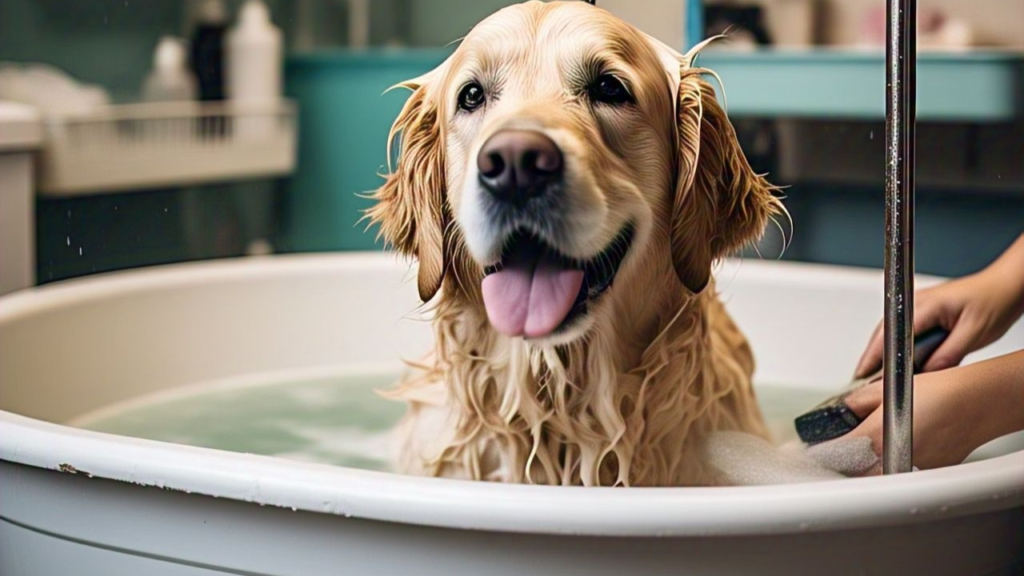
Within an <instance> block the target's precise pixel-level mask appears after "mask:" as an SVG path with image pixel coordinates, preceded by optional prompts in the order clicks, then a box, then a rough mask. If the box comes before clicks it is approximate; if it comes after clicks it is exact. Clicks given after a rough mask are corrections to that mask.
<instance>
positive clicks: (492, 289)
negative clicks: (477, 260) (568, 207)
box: [482, 257, 583, 338]
mask: <svg viewBox="0 0 1024 576" xmlns="http://www.w3.org/2000/svg"><path fill="white" fill-rule="evenodd" d="M582 285H583V271H582V270H571V269H566V268H562V267H561V266H559V265H558V264H557V263H556V262H553V261H551V259H549V258H544V257H541V258H540V261H539V262H536V261H526V262H512V263H510V264H509V265H507V266H505V268H504V269H502V270H501V271H500V272H495V273H494V274H491V275H490V276H488V277H486V278H484V282H483V285H482V288H483V294H484V306H486V308H487V318H488V319H489V320H490V321H491V325H492V326H494V328H495V330H497V331H498V332H501V333H502V334H505V335H506V336H526V337H528V338H541V337H543V336H547V335H548V334H550V333H551V332H553V331H554V330H555V328H558V326H559V325H560V324H561V323H562V321H563V320H565V317H566V316H567V315H568V314H569V311H570V310H572V305H573V304H574V303H575V302H576V296H577V295H578V294H579V292H580V286H582Z"/></svg>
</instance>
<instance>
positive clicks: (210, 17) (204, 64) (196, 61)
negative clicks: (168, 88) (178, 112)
mask: <svg viewBox="0 0 1024 576" xmlns="http://www.w3.org/2000/svg"><path fill="white" fill-rule="evenodd" d="M227 29H228V23H227V10H225V8H224V2H223V0H206V1H205V2H203V3H202V4H201V5H200V9H199V14H198V19H197V22H196V29H195V31H194V32H193V34H192V54H191V60H190V64H191V66H192V71H193V72H194V73H195V75H196V78H197V79H198V80H199V99H200V100H207V101H209V100H223V99H224V35H225V34H226V33H227Z"/></svg>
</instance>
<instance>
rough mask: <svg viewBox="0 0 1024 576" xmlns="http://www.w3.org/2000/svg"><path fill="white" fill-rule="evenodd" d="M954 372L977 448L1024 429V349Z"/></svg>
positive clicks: (965, 415) (957, 369)
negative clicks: (959, 382) (971, 424)
mask: <svg viewBox="0 0 1024 576" xmlns="http://www.w3.org/2000/svg"><path fill="white" fill-rule="evenodd" d="M955 371H956V372H957V375H956V376H957V380H960V379H961V378H962V379H963V380H962V384H964V385H963V386H959V387H958V390H959V391H960V393H961V394H963V398H962V401H963V404H962V405H963V406H964V407H965V410H967V412H968V413H967V414H964V415H963V416H964V417H967V418H970V419H972V420H973V422H974V423H975V425H974V426H972V431H971V435H972V436H973V438H972V440H973V443H974V444H975V445H976V446H981V445H982V444H985V443H987V442H990V441H992V440H995V439H996V438H999V437H1002V436H1005V435H1007V434H1011V433H1013V432H1017V431H1020V430H1024V350H1022V351H1020V352H1015V353H1013V354H1007V355H1005V356H1000V357H998V358H993V359H991V360H986V361H984V362H978V363H976V364H971V365H969V366H964V367H961V368H956V369H955Z"/></svg>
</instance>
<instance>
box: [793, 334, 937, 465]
mask: <svg viewBox="0 0 1024 576" xmlns="http://www.w3.org/2000/svg"><path fill="white" fill-rule="evenodd" d="M947 336H949V332H947V331H946V330H945V329H944V328H939V327H936V328H932V329H930V330H927V331H925V332H922V333H921V334H919V335H918V336H916V337H915V338H914V374H918V373H920V372H921V369H922V368H924V365H925V363H926V362H928V358H930V357H931V355H932V354H934V353H935V351H936V350H938V349H939V346H941V345H942V343H943V342H945V341H946V337H947ZM881 374H882V371H881V370H878V371H877V372H875V373H874V374H872V375H871V376H869V377H868V378H861V379H859V380H854V381H853V382H852V383H851V384H850V385H849V386H848V387H847V389H846V391H845V392H843V393H842V394H840V395H838V396H834V397H832V398H830V399H828V400H826V401H825V402H823V403H821V404H819V405H818V406H817V407H816V408H815V409H813V410H811V411H810V412H808V413H806V414H804V415H803V416H799V417H798V418H797V419H796V421H795V424H796V432H797V434H799V435H800V439H801V440H803V441H804V442H806V443H807V444H811V445H814V444H820V443H822V442H825V441H827V440H834V439H836V438H839V437H840V436H843V435H844V434H847V433H849V432H852V431H853V429H854V428H856V427H857V426H859V425H860V423H861V422H862V419H861V418H860V417H858V416H857V415H856V414H854V413H853V410H850V407H849V406H847V405H846V397H847V396H849V395H850V394H852V393H854V392H856V391H857V390H859V389H860V388H861V387H862V386H865V385H866V384H868V383H870V382H874V381H875V380H877V379H878V378H879V377H880V376H881Z"/></svg>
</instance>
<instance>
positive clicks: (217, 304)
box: [0, 254, 1024, 422]
mask: <svg viewBox="0 0 1024 576" xmlns="http://www.w3.org/2000/svg"><path fill="white" fill-rule="evenodd" d="M921 282H922V284H928V283H931V282H934V279H922V281H921ZM881 288H882V278H881V274H880V273H879V272H877V271H868V270H854V269H846V268H838V267H826V266H815V265H801V264H791V263H775V262H772V263H767V262H758V261H744V262H738V261H729V262H727V263H725V264H724V265H723V266H722V267H721V269H720V270H719V272H718V289H719V291H720V292H721V293H722V297H723V299H724V300H725V301H726V304H727V307H728V308H729V310H730V312H731V313H732V314H733V315H734V317H735V318H736V320H737V322H738V324H739V325H740V327H741V328H742V329H743V330H744V332H745V333H746V334H747V335H748V337H749V338H750V340H751V343H752V345H753V348H754V352H755V354H756V356H757V359H758V371H757V375H756V380H757V381H758V382H760V383H771V384H786V385H788V386H800V387H807V388H814V389H820V390H821V391H822V395H823V397H824V396H825V395H826V394H827V393H828V392H832V391H835V390H837V389H838V388H839V386H841V384H842V383H843V382H844V381H847V380H848V379H849V377H850V373H851V371H852V369H853V365H854V363H855V361H856V359H857V355H858V354H859V353H860V351H861V348H862V346H863V344H864V342H865V341H866V339H867V337H868V335H869V334H870V332H871V330H872V329H873V327H874V325H875V323H876V322H877V321H878V319H879V318H880V316H881V310H882V296H881V295H882V290H881ZM35 292H43V293H45V295H46V299H45V302H46V303H47V304H48V305H39V300H35V301H34V302H33V304H32V306H25V305H23V304H22V300H21V299H20V298H19V297H18V296H15V297H12V298H9V299H7V300H5V301H4V302H3V305H4V309H3V310H0V382H2V383H3V385H2V386H0V409H3V410H7V411H11V412H15V413H18V414H22V415H25V416H29V417H32V418H38V419H42V420H47V421H51V422H66V421H67V420H69V419H71V418H73V417H75V416H78V415H81V414H83V413H86V412H90V411H93V410H96V409H98V408H100V407H103V406H107V405H110V404H112V403H115V402H119V401H123V400H126V399H129V398H132V397H136V396H141V395H145V394H151V393H154V392H159V391H162V390H167V389H171V388H176V387H180V386H184V385H188V384H193V383H196V382H204V381H209V380H214V379H220V378H227V377H232V376H240V375H246V374H253V373H261V372H278V371H281V372H284V371H294V370H299V369H309V368H312V367H330V366H338V365H353V364H358V365H377V366H392V367H395V368H399V367H400V362H401V360H402V359H409V360H415V359H417V358H419V357H420V356H422V354H423V353H425V352H426V351H428V350H429V349H430V343H431V338H432V331H431V328H430V323H429V310H428V309H427V308H426V307H424V306H422V305H421V304H420V303H419V301H418V298H417V296H416V288H415V274H414V272H413V271H411V270H410V269H409V267H408V265H406V264H404V263H402V262H400V261H397V260H396V259H395V258H394V257H392V256H389V255H381V254H373V255H370V254H366V255H347V256H291V257H277V258H270V259H265V260H262V261H255V262H254V261H238V262H228V263H224V262H221V263H205V264H186V265H175V266H167V267H163V268H161V269H153V270H147V271H142V272H129V273H115V274H110V275H105V276H100V277H93V278H88V279H83V280H78V281H74V282H71V283H68V284H65V285H61V284H56V285H51V286H48V287H44V288H40V289H37V290H36V291H35ZM1021 348H1024V326H1022V325H1018V326H1016V327H1014V329H1013V330H1012V331H1011V333H1010V334H1008V335H1007V337H1006V338H1004V339H1003V341H1001V342H1000V343H997V344H996V345H994V346H993V347H990V348H989V349H987V350H986V351H984V352H983V353H982V354H981V355H979V356H978V357H983V356H991V355H995V354H999V353H1003V352H1005V351H1008V350H1012V349H1021Z"/></svg>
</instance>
